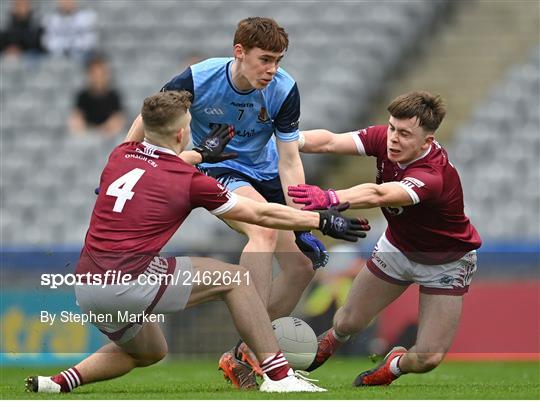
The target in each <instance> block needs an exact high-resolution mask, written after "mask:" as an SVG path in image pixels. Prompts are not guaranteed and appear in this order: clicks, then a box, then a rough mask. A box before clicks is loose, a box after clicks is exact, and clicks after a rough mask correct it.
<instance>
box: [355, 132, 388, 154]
mask: <svg viewBox="0 0 540 402" xmlns="http://www.w3.org/2000/svg"><path fill="white" fill-rule="evenodd" d="M386 136H387V127H386V126H370V127H368V128H363V129H361V130H358V131H357V132H356V135H354V134H353V139H354V142H355V144H356V148H357V150H358V154H359V155H367V156H376V157H379V156H384V155H386Z"/></svg>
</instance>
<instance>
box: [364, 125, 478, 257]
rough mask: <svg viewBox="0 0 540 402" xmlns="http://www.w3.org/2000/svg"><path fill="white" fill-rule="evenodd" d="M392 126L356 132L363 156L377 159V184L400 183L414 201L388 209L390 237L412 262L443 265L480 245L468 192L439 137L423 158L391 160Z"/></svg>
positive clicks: (386, 216)
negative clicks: (467, 205) (465, 207)
mask: <svg viewBox="0 0 540 402" xmlns="http://www.w3.org/2000/svg"><path fill="white" fill-rule="evenodd" d="M387 129H388V127H387V126H372V127H369V128H367V129H363V130H360V131H358V132H357V133H356V134H353V138H354V140H355V142H356V145H357V148H358V152H359V153H360V154H361V155H369V156H375V157H376V158H377V179H376V182H377V184H381V183H388V182H392V181H395V182H398V183H399V185H400V186H402V187H403V188H404V189H405V190H406V191H407V193H409V195H410V197H411V199H412V200H413V202H414V204H413V205H410V206H405V207H383V208H381V209H382V212H383V214H384V216H385V218H386V220H387V221H388V228H387V229H386V233H385V234H386V237H387V238H388V240H389V241H390V242H391V243H392V244H393V245H394V246H396V247H397V248H398V249H399V250H400V251H402V252H403V253H404V254H405V255H406V256H407V257H408V258H409V259H410V260H412V261H415V262H418V263H421V264H429V265H435V264H443V263H447V262H451V261H456V260H458V259H460V258H461V257H462V256H463V255H465V254H466V253H467V252H469V251H471V250H475V249H477V248H479V247H480V245H481V244H482V241H481V239H480V236H479V235H478V232H477V231H476V229H475V228H474V226H473V225H472V224H471V222H470V221H469V218H467V216H465V214H464V211H463V190H462V188H461V181H460V180H459V175H458V173H457V171H456V169H455V168H454V166H453V165H452V164H451V163H450V161H449V160H448V154H447V153H446V151H445V150H444V148H442V147H441V146H440V145H439V144H438V143H437V142H436V141H434V142H433V144H432V145H431V147H430V149H428V150H427V151H426V152H425V154H424V155H422V156H421V157H420V158H419V159H417V160H415V161H413V162H411V163H409V164H407V165H402V164H399V163H395V162H392V161H390V160H389V159H388V154H387V148H386V139H387Z"/></svg>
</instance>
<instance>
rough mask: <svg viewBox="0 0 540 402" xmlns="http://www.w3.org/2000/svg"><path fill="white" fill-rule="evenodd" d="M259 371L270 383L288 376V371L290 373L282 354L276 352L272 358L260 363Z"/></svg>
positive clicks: (287, 363)
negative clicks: (260, 370)
mask: <svg viewBox="0 0 540 402" xmlns="http://www.w3.org/2000/svg"><path fill="white" fill-rule="evenodd" d="M261 369H262V372H263V373H264V374H266V375H267V376H268V378H270V379H271V380H272V381H279V380H282V379H284V378H285V377H287V376H288V375H289V371H291V372H292V370H291V368H290V367H289V362H288V361H287V359H285V356H283V353H282V352H277V353H276V354H275V355H274V356H270V357H268V358H267V359H265V360H264V361H263V362H262V363H261Z"/></svg>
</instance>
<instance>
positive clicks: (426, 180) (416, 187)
mask: <svg viewBox="0 0 540 402" xmlns="http://www.w3.org/2000/svg"><path fill="white" fill-rule="evenodd" d="M398 184H399V185H400V186H401V187H402V188H403V189H404V190H405V191H407V193H409V195H410V196H411V199H412V201H413V203H414V204H418V203H420V202H422V201H428V200H431V199H435V198H438V197H439V196H440V195H441V193H442V189H443V180H442V175H441V174H440V173H439V172H438V171H436V170H434V169H433V168H430V167H426V168H424V169H422V168H415V169H412V170H411V171H407V172H406V173H405V175H404V177H403V179H401V181H399V182H398Z"/></svg>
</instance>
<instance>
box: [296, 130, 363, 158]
mask: <svg viewBox="0 0 540 402" xmlns="http://www.w3.org/2000/svg"><path fill="white" fill-rule="evenodd" d="M353 135H355V133H342V134H336V133H333V132H331V131H328V130H323V129H317V130H308V131H301V132H300V139H299V140H298V148H299V150H300V151H301V152H304V153H311V154H322V153H330V154H343V155H357V154H358V149H357V148H356V144H355V142H354V139H353V137H352V136H353Z"/></svg>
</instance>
